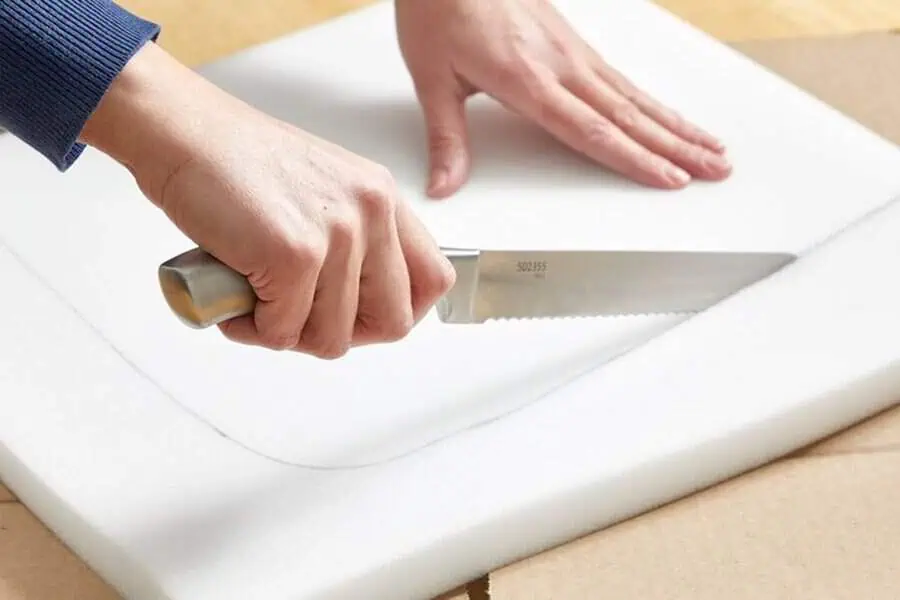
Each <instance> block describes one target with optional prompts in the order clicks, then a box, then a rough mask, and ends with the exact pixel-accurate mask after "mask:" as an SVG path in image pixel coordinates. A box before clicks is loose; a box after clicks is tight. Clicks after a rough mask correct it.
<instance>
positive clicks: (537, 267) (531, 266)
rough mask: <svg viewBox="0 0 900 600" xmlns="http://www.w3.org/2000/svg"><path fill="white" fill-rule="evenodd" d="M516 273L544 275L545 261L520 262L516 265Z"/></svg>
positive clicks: (545, 270)
mask: <svg viewBox="0 0 900 600" xmlns="http://www.w3.org/2000/svg"><path fill="white" fill-rule="evenodd" d="M516 272H517V273H546V272H547V261H546V260H520V261H518V262H517V263H516Z"/></svg>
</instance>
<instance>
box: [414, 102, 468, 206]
mask: <svg viewBox="0 0 900 600" xmlns="http://www.w3.org/2000/svg"><path fill="white" fill-rule="evenodd" d="M419 97H420V101H421V104H422V110H423V113H424V116H425V126H426V130H427V136H428V155H429V175H428V188H427V193H428V195H429V196H431V197H433V198H446V197H447V196H449V195H451V194H453V193H455V192H456V191H457V190H458V189H459V188H460V187H461V186H462V185H463V183H465V181H466V179H467V178H468V176H469V166H470V162H471V159H470V155H469V139H468V132H467V130H466V114H465V97H464V96H463V95H462V94H457V93H454V90H453V89H452V88H450V89H447V87H437V88H435V90H434V91H430V92H424V93H422V94H420V96H419Z"/></svg>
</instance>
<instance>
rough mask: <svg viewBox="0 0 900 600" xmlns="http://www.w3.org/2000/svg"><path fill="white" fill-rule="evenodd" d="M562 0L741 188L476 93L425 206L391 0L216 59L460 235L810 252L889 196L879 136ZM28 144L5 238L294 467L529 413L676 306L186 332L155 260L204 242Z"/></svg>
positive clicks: (415, 120)
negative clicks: (233, 336)
mask: <svg viewBox="0 0 900 600" xmlns="http://www.w3.org/2000/svg"><path fill="white" fill-rule="evenodd" d="M559 6H560V8H561V9H562V10H563V11H564V12H565V13H566V14H567V16H569V17H570V18H571V20H572V22H574V23H576V24H577V25H578V26H579V28H580V30H581V32H582V33H583V34H584V36H585V37H586V38H587V39H588V40H589V41H590V42H591V43H593V44H594V45H595V46H596V47H597V48H599V49H600V51H601V52H602V53H603V54H604V55H605V56H607V58H608V59H609V60H610V61H611V62H612V63H613V64H615V65H616V66H618V67H619V68H621V69H622V70H623V71H625V72H626V73H628V74H629V75H630V76H632V77H633V78H634V79H635V80H636V81H637V82H638V83H639V84H640V85H642V86H643V87H644V88H646V89H648V90H649V91H650V92H651V93H652V94H654V95H655V96H656V97H658V98H661V99H663V100H664V101H666V102H668V103H669V104H670V105H672V106H674V107H676V108H677V109H679V110H680V111H682V112H683V113H685V114H686V115H688V116H689V117H690V118H692V119H694V120H695V121H697V122H699V123H701V124H702V125H703V126H705V127H707V128H709V129H711V130H712V131H715V132H716V134H717V135H719V136H721V137H722V138H723V139H724V140H725V141H726V142H727V143H728V145H729V147H730V149H731V154H732V156H733V159H734V161H735V163H736V171H735V174H734V176H733V177H732V178H731V179H730V180H729V181H728V182H726V183H724V184H696V185H692V186H691V187H690V188H688V189H687V190H685V191H684V192H683V193H678V194H672V193H666V192H657V191H651V190H649V189H647V188H645V187H642V186H639V185H636V184H631V183H629V182H626V181H624V180H622V179H620V178H618V177H614V176H612V175H609V174H608V173H606V172H605V171H603V170H601V169H598V168H596V167H594V166H591V165H589V164H587V163H586V162H585V161H583V160H582V159H580V158H578V157H576V156H575V155H574V154H572V153H569V152H567V151H566V150H564V149H562V148H561V147H560V146H559V145H558V144H556V143H555V142H552V141H551V140H550V138H549V137H548V136H546V135H544V134H542V133H539V132H538V131H537V130H536V129H534V128H532V127H529V126H527V125H526V124H525V123H524V122H522V121H520V120H519V119H518V118H515V117H512V116H510V115H508V114H506V112H504V111H502V110H500V109H497V108H495V107H494V104H493V103H492V102H490V101H487V100H481V101H477V102H473V106H472V110H471V113H472V133H473V135H474V138H475V139H474V142H475V148H476V149H475V152H476V161H475V163H476V168H475V172H474V174H473V179H472V181H471V183H470V184H469V185H468V186H467V187H466V188H465V190H464V191H463V192H462V193H460V194H459V195H458V196H456V197H454V198H453V199H452V200H450V201H448V202H443V203H435V202H431V201H428V200H427V199H426V198H425V197H424V195H423V193H422V185H423V181H424V176H425V168H424V160H425V154H424V134H423V130H422V124H421V118H420V116H419V108H418V105H417V103H416V100H415V98H414V95H413V93H412V89H411V86H410V82H409V77H408V75H407V73H406V70H405V67H404V66H403V63H402V60H401V58H400V55H399V52H398V50H397V47H396V41H395V39H394V29H393V21H392V16H391V9H392V7H391V4H390V3H382V4H380V5H378V6H376V7H373V8H371V9H370V10H366V11H363V12H360V13H357V14H355V15H352V16H350V17H347V18H344V19H341V20H339V21H337V22H335V23H332V24H329V25H326V26H322V27H318V28H315V29H313V30H310V31H307V32H305V33H303V34H301V35H296V36H292V37H289V38H286V39H284V40H280V41H278V42H276V43H273V44H269V45H266V46H262V47H260V48H258V49H254V50H252V51H249V52H246V53H244V54H242V55H240V56H237V57H235V58H232V59H229V60H227V61H223V62H221V63H219V64H217V65H213V66H211V67H209V68H208V69H206V73H207V74H208V75H209V76H210V77H212V78H213V79H214V80H215V81H216V82H218V83H220V84H221V85H222V86H223V87H225V88H227V89H229V90H231V91H233V92H234V93H236V94H238V95H239V96H241V97H242V98H245V99H247V100H248V101H250V102H252V103H254V104H256V105H258V106H260V107H261V108H263V109H265V110H267V111H269V112H271V113H273V114H276V115H279V116H281V117H283V118H285V119H287V120H290V121H292V122H295V123H298V124H300V125H302V126H303V127H306V128H308V129H310V130H312V131H314V132H316V133H318V134H320V135H322V136H323V137H326V138H328V139H332V140H336V141H338V142H340V143H343V144H345V145H346V146H348V147H350V148H351V149H354V150H356V151H358V152H360V153H363V154H365V155H366V156H370V157H372V158H373V159H375V160H378V161H381V162H383V163H384V164H386V165H387V166H389V167H390V168H391V170H392V171H393V172H394V173H395V176H396V177H397V178H398V180H399V182H400V184H401V187H402V189H403V190H404V191H405V194H406V196H407V197H408V198H409V199H410V201H412V202H413V203H414V205H415V208H416V210H417V211H418V212H419V213H420V214H421V215H422V216H423V218H424V219H425V221H426V223H427V224H428V225H429V227H430V228H431V230H432V231H433V232H434V233H435V235H436V237H437V238H438V240H440V242H441V243H443V244H445V245H456V246H467V245H471V246H474V247H494V248H496V247H513V248H549V247H571V248H674V249H684V248H686V249H704V248H708V249H716V250H742V249H750V250H774V251H790V252H802V251H804V250H805V249H807V248H809V247H811V246H813V245H814V244H815V243H816V242H817V241H819V240H821V239H822V238H824V237H825V236H827V235H828V234H829V233H831V232H832V231H834V230H835V229H837V228H839V227H840V226H842V225H843V224H845V223H847V222H850V221H852V220H853V219H855V218H857V217H858V216H859V215H862V214H864V213H865V212H866V211H867V210H870V209H871V208H872V207H873V206H875V205H877V204H878V203H880V202H882V201H883V200H884V198H885V194H886V193H887V191H888V190H890V191H893V189H894V188H893V187H892V186H894V185H895V184H896V182H897V175H896V164H897V157H896V153H895V152H893V149H892V148H891V147H890V146H889V145H888V144H887V143H886V142H883V141H881V140H877V139H875V138H874V137H873V136H871V135H869V134H867V133H865V132H863V131H862V130H861V129H860V128H859V127H857V126H853V125H851V124H849V123H848V122H847V121H846V120H845V119H838V118H835V116H834V114H833V111H832V110H831V109H829V108H826V107H824V106H822V105H821V104H819V103H815V102H811V101H809V99H808V98H806V97H805V96H804V95H803V94H799V93H797V92H796V91H795V90H794V89H792V88H791V87H789V86H788V85H786V84H785V83H784V82H782V81H781V80H779V79H776V78H774V77H771V76H769V75H768V74H766V73H763V72H762V71H760V70H759V69H758V68H756V67H755V66H754V65H752V64H751V63H750V62H748V61H747V60H745V59H742V58H738V57H736V56H735V55H734V53H732V52H729V51H726V50H724V49H721V48H718V47H716V46H714V45H712V44H711V42H710V41H709V40H707V39H706V38H705V37H703V36H701V35H698V34H697V33H696V32H695V31H693V30H691V29H688V28H686V27H682V26H679V25H678V24H677V22H676V21H675V20H674V19H672V18H671V17H670V16H668V15H667V14H665V13H662V12H661V11H659V10H657V9H655V8H654V7H652V6H649V5H646V4H644V3H642V2H638V3H629V4H628V5H627V7H622V6H620V3H619V2H612V1H610V2H599V3H598V2H587V1H579V0H568V1H564V2H561V3H560V4H559ZM635 32H640V33H635ZM648 39H654V40H659V41H658V43H657V44H658V45H657V44H647V40H648ZM350 41H352V43H350ZM662 47H665V48H666V52H664V53H661V52H659V51H658V50H657V48H662ZM663 54H664V55H665V56H663ZM7 144H10V145H12V140H7ZM848 148H853V149H854V150H853V155H852V158H850V159H848V155H847V149H848ZM17 154H18V155H19V156H17V157H16V160H14V161H8V162H6V163H5V164H3V165H2V166H0V172H2V174H3V177H2V179H3V181H4V183H5V185H6V186H7V189H10V190H21V192H20V193H21V200H17V201H14V202H3V203H0V234H2V235H3V237H4V239H5V240H6V241H7V243H9V244H10V245H11V246H13V247H15V248H16V249H17V251H18V252H19V253H20V254H22V256H23V257H24V258H25V259H26V260H27V261H28V262H29V264H31V265H32V266H33V267H34V268H35V269H36V270H37V271H39V272H40V273H41V274H42V276H43V277H45V278H46V279H47V281H48V282H49V284H50V285H51V286H52V287H53V288H54V289H56V290H58V291H59V293H61V294H62V295H63V296H65V297H66V299H67V300H68V301H69V302H70V303H71V304H72V306H73V307H74V308H75V309H76V310H77V311H78V312H79V313H80V314H81V315H82V316H84V317H85V318H86V319H88V320H89V321H90V322H91V323H92V324H93V325H94V327H96V328H97V329H98V331H99V333H101V334H102V335H103V336H104V337H105V338H106V339H108V340H109V341H110V342H111V343H112V344H114V345H115V346H116V348H117V349H118V350H119V351H120V352H121V353H122V354H123V356H124V357H125V358H126V359H127V360H129V361H130V362H132V363H133V364H134V365H136V366H137V367H138V368H140V369H141V370H142V371H143V372H144V373H146V374H147V376H148V377H150V378H152V379H153V380H154V381H155V382H156V383H157V384H158V385H159V387H160V388H161V389H162V390H164V392H165V393H166V394H167V395H168V396H170V397H171V398H173V400H175V401H177V402H178V403H180V404H181V405H182V406H184V407H185V408H186V409H188V410H190V411H192V412H194V413H196V414H197V415H198V416H200V417H201V418H202V419H204V420H205V421H207V422H208V423H210V424H211V426H213V427H215V428H216V429H218V430H219V431H222V432H223V433H225V434H226V435H228V436H229V437H231V438H232V439H234V440H236V441H238V442H239V443H241V444H243V445H245V446H246V447H248V448H251V449H253V450H254V451H256V452H259V453H261V454H263V455H266V456H270V457H273V458H276V459H278V460H282V461H287V462H290V463H293V464H303V465H315V466H328V467H339V466H353V465H363V464H371V463H373V462H380V461H384V460H388V459H390V458H393V457H396V456H399V455H403V454H406V453H409V452H411V451H414V450H415V449H417V448H421V447H423V446H426V445H428V444H429V443H433V442H434V441H436V440H438V439H442V438H445V437H447V436H450V435H453V434H454V433H455V432H458V431H462V430H464V429H466V428H468V427H472V426H474V425H477V424H479V423H484V422H488V421H490V420H492V419H495V418H498V417H501V416H502V415H504V414H508V413H509V412H511V411H514V410H517V409H519V408H521V407H523V406H525V405H527V404H528V403H530V402H533V401H534V400H536V399H537V398H540V397H542V396H543V395H545V394H547V393H550V392H551V391H552V390H554V389H556V388H557V387H559V386H560V385H562V384H564V383H565V382H567V381H570V380H571V379H573V378H574V377H576V376H578V375H579V374H581V373H584V372H586V371H589V370H590V369H592V368H595V367H597V366H599V365H601V364H603V363H605V362H606V361H608V360H610V359H611V358H613V357H615V356H618V355H621V354H622V353H623V352H625V351H627V350H628V349H630V348H633V347H635V346H637V345H639V344H640V343H641V342H643V341H645V340H647V339H649V338H651V337H652V336H653V335H656V334H657V333H659V332H660V331H662V330H664V329H666V328H668V327H671V326H672V325H674V324H676V323H677V322H678V318H675V317H653V318H629V319H621V320H612V319H610V320H596V321H587V322H573V321H557V322H543V323H541V322H527V323H491V324H488V325H485V326H483V327H477V328H468V327H448V326H443V325H442V324H441V323H439V322H438V321H437V319H436V318H435V316H434V315H432V316H431V317H430V318H429V319H428V320H427V321H426V322H425V323H424V324H423V325H422V326H421V327H420V328H418V329H417V330H416V331H415V332H414V333H413V334H412V335H411V336H410V337H409V339H408V340H406V341H405V342H404V343H403V344H399V345H390V346H382V347H371V348H366V349H364V350H359V351H356V352H354V353H353V354H352V356H350V357H348V358H346V359H345V360H342V361H338V362H333V363H323V362H322V361H319V360H317V359H314V358H311V357H298V356H293V355H288V354H282V355H277V356H276V355H273V354H271V353H268V352H265V351H261V350H259V349H256V348H252V349H251V348H244V347H238V346H235V345H233V344H223V343H222V340H221V338H220V336H219V333H218V331H215V330H211V331H208V332H204V333H202V334H201V333H197V332H195V331H192V330H188V329H186V328H185V327H183V326H182V325H181V323H179V322H177V321H176V320H175V319H174V318H173V317H172V315H171V314H170V313H169V311H168V309H167V308H166V306H165V305H164V303H163V301H162V297H161V295H160V293H159V290H158V288H157V283H156V277H155V268H156V266H157V265H158V263H159V262H161V261H162V260H165V259H167V258H168V257H170V256H172V255H174V254H177V253H178V252H181V251H183V250H185V249H187V248H188V247H190V246H191V245H192V244H191V243H190V242H189V241H188V240H186V239H185V238H184V237H183V236H182V235H181V234H180V233H179V232H178V231H177V230H176V229H175V228H174V227H172V226H171V224H170V223H169V222H168V221H167V220H166V219H165V217H164V216H163V215H162V214H161V213H160V212H159V211H157V210H156V209H155V208H153V207H152V206H151V205H150V204H149V203H148V202H146V200H144V199H143V198H142V197H141V196H140V194H139V192H138V190H137V189H136V188H135V186H134V184H133V181H132V180H131V177H130V175H129V174H128V173H127V172H125V171H124V169H122V168H120V167H119V166H118V165H115V164H114V163H113V162H112V161H110V160H107V159H105V158H103V157H101V156H99V155H98V154H97V153H94V152H90V153H88V155H87V156H85V157H84V160H83V161H81V162H80V163H79V164H78V165H77V167H76V168H75V169H73V170H72V171H71V172H70V173H69V174H67V175H66V177H65V178H62V177H59V176H58V175H57V174H56V173H54V172H53V171H52V169H51V166H50V165H49V164H47V163H46V162H45V161H43V160H42V159H41V158H39V157H38V156H37V155H36V154H34V153H31V154H27V155H25V154H24V153H21V152H19V153H17ZM851 163H852V164H851ZM36 182H40V183H39V184H38V183H36ZM48 215H53V218H48ZM35 231H39V232H41V234H40V235H35V233H34V232H35ZM61 248H64V251H61V250H60V249H61ZM521 349H527V352H523V351H521ZM461 374H465V376H464V377H463V376H460V375H461ZM373 390H377V393H375V392H373ZM373 396H377V400H376V399H374V398H373Z"/></svg>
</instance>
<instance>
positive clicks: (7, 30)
mask: <svg viewBox="0 0 900 600" xmlns="http://www.w3.org/2000/svg"><path fill="white" fill-rule="evenodd" d="M158 33H159V28H158V27H157V26H156V25H155V24H153V23H150V22H148V21H145V20H143V19H140V18H139V17H136V16H134V15H132V14H131V13H129V12H127V11H125V10H124V9H122V8H120V7H119V6H117V5H115V4H114V3H113V2H111V1H109V0H0V127H3V128H5V129H7V130H9V131H10V132H11V133H12V134H13V135H15V136H16V137H18V138H20V139H21V140H22V141H24V142H25V143H26V144H28V145H29V146H31V147H32V148H34V149H35V150H36V151H38V152H40V153H41V154H42V155H43V156H45V157H46V158H47V159H48V160H50V161H51V162H52V163H53V164H54V165H55V166H56V167H57V168H58V169H59V170H66V169H67V168H68V167H69V166H71V164H72V163H73V162H74V161H75V159H76V158H77V157H78V156H79V154H80V153H81V152H82V150H83V149H84V145H83V143H82V142H81V141H80V140H79V136H80V135H81V131H82V129H83V128H84V125H85V123H86V122H87V121H88V119H89V118H90V117H91V115H92V114H93V113H94V111H95V110H96V108H97V106H98V104H99V103H100V101H101V99H102V98H103V96H104V95H105V94H106V92H107V90H108V89H109V87H110V85H111V84H112V82H113V81H114V80H115V78H116V77H117V76H118V75H119V73H120V72H121V71H122V69H123V68H124V66H125V65H126V64H127V63H128V61H129V60H130V59H131V58H132V56H134V54H135V53H136V52H137V51H138V50H139V49H140V48H141V47H143V46H144V45H145V44H146V43H147V42H148V41H151V40H155V39H156V36H157V35H158Z"/></svg>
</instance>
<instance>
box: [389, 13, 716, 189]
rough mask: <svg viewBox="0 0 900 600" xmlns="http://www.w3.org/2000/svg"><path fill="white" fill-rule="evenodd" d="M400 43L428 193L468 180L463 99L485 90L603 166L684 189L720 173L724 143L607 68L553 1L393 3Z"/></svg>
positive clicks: (649, 182)
mask: <svg viewBox="0 0 900 600" xmlns="http://www.w3.org/2000/svg"><path fill="white" fill-rule="evenodd" d="M395 7H396V8H395V10H396V19H397V34H398V38H399V43H400V49H401V51H402V54H403V58H404V60H405V62H406V65H407V67H408V69H409V71H410V74H411V75H412V78H413V81H414V83H415V87H416V93H417V95H418V98H419V101H420V103H421V105H422V108H423V111H424V115H425V121H426V124H427V129H428V144H429V155H430V163H431V164H430V167H429V171H430V172H429V182H428V193H429V194H430V195H432V196H435V197H446V196H449V195H451V194H453V193H454V192H456V191H457V190H458V189H459V187H460V186H461V185H462V184H463V183H464V182H465V180H466V179H467V178H468V173H469V168H470V160H471V158H470V153H469V148H468V136H467V131H466V117H465V109H464V103H465V101H466V99H467V98H468V97H469V96H471V95H473V94H475V93H477V92H479V91H480V92H484V93H487V94H489V95H490V96H492V97H494V98H495V99H496V100H498V101H499V102H500V103H501V104H503V105H504V106H506V108H508V109H510V110H512V111H513V112H515V113H518V114H520V115H522V116H524V117H526V118H528V119H531V120H532V121H534V122H535V123H537V124H538V125H540V126H542V127H543V128H544V129H546V130H547V131H548V132H550V133H551V134H553V135H554V136H556V138H558V139H559V140H560V141H562V142H563V143H565V144H567V145H568V146H570V147H571V148H573V149H574V150H576V151H578V152H581V153H583V154H584V155H586V156H587V157H589V158H590V159H593V160H594V161H596V162H597V163H600V164H601V165H604V166H606V167H608V168H611V169H613V170H615V171H617V172H619V173H620V174H622V175H624V176H626V177H629V178H631V179H633V180H635V181H637V182H640V183H643V184H646V185H649V186H653V187H660V188H680V187H683V186H685V185H686V184H688V183H689V181H690V179H691V178H692V177H696V178H702V179H709V180H720V179H723V178H725V177H727V176H728V175H729V173H730V172H731V167H730V165H729V164H728V162H727V161H726V159H725V157H724V147H723V146H722V144H721V143H720V142H718V141H717V140H716V139H715V138H713V137H712V136H711V135H710V134H708V133H706V132H704V131H702V130H701V129H700V128H698V127H697V126H696V125H693V124H692V123H689V122H687V121H685V120H684V119H683V118H681V117H680V116H679V115H677V114H676V113H675V112H674V111H673V110H671V109H669V108H667V107H665V106H663V105H661V104H660V103H659V102H657V101H656V100H654V99H653V98H650V97H649V96H648V95H647V94H645V93H644V92H642V91H641V90H639V89H637V88H636V87H635V86H634V85H633V84H632V83H631V82H630V81H628V80H627V79H626V78H625V77H624V76H623V75H622V74H621V73H619V72H617V71H616V70H615V69H613V67H611V66H610V65H609V64H607V63H606V62H605V61H604V60H603V59H602V58H601V57H600V56H599V55H598V54H597V53H596V52H595V51H594V50H593V49H592V48H591V47H590V46H589V45H588V44H587V43H586V42H585V41H584V40H583V39H582V38H580V37H579V36H578V35H577V34H576V33H575V32H574V31H573V29H572V27H571V26H570V25H569V23H568V22H566V20H565V19H564V18H563V17H562V16H561V15H560V14H559V13H558V12H557V11H556V9H554V7H553V6H552V4H551V2H550V1H549V0H492V1H490V2H487V1H485V0H427V1H424V0H395Z"/></svg>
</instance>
